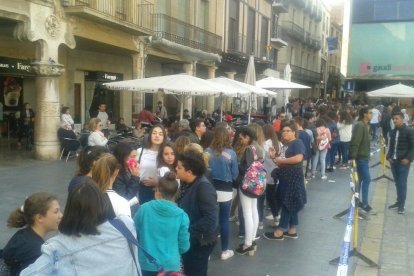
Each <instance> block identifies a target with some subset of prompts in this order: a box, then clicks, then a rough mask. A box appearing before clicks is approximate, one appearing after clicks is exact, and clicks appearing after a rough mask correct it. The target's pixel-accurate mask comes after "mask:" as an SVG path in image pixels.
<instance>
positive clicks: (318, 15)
mask: <svg viewBox="0 0 414 276" xmlns="http://www.w3.org/2000/svg"><path fill="white" fill-rule="evenodd" d="M315 20H316V22H321V21H322V9H321V8H320V7H318V8H317V10H316V15H315Z"/></svg>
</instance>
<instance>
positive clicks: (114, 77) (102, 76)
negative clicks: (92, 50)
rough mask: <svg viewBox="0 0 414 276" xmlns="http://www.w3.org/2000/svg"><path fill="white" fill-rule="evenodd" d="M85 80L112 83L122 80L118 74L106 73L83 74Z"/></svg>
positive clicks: (121, 76)
mask: <svg viewBox="0 0 414 276" xmlns="http://www.w3.org/2000/svg"><path fill="white" fill-rule="evenodd" d="M85 79H86V80H93V81H102V82H112V81H121V80H123V75H122V74H119V73H108V72H85Z"/></svg>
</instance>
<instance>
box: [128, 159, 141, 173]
mask: <svg viewBox="0 0 414 276" xmlns="http://www.w3.org/2000/svg"><path fill="white" fill-rule="evenodd" d="M127 166H128V168H129V169H130V170H133V169H135V168H136V167H137V166H138V162H137V160H136V159H135V158H129V159H128V160H127Z"/></svg>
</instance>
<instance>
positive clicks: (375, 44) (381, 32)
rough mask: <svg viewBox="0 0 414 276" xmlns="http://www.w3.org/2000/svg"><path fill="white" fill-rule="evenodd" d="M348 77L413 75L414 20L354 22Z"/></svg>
mask: <svg viewBox="0 0 414 276" xmlns="http://www.w3.org/2000/svg"><path fill="white" fill-rule="evenodd" d="M349 45H350V47H349V62H348V77H375V76H378V77H383V76H389V77H392V76H413V75H414V47H413V45H414V22H398V23H375V24H353V25H352V26H351V36H350V44H349Z"/></svg>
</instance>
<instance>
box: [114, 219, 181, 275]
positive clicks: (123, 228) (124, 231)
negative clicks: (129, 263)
mask: <svg viewBox="0 0 414 276" xmlns="http://www.w3.org/2000/svg"><path fill="white" fill-rule="evenodd" d="M109 223H111V224H112V226H113V227H115V229H117V230H118V231H119V232H121V234H122V235H123V236H124V237H125V238H126V239H127V241H128V243H129V244H133V245H136V246H137V247H138V248H139V249H141V251H142V253H144V255H145V258H147V259H148V261H149V262H150V263H152V264H153V265H155V266H156V267H157V271H158V276H164V275H171V276H183V274H182V273H180V272H174V271H167V270H164V267H163V266H162V265H160V264H159V263H158V261H157V260H156V259H155V258H154V257H153V256H151V254H149V253H148V252H147V251H146V250H145V249H144V248H143V247H142V246H141V245H140V244H139V242H138V240H137V239H136V238H135V237H134V235H132V233H131V231H129V229H128V227H126V225H125V224H124V222H123V221H122V220H120V219H116V218H115V219H112V220H109ZM130 251H131V254H132V259H133V260H134V262H135V266H136V267H137V270H138V264H137V263H136V262H137V261H136V259H135V255H134V251H133V250H132V248H131V247H130Z"/></svg>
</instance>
